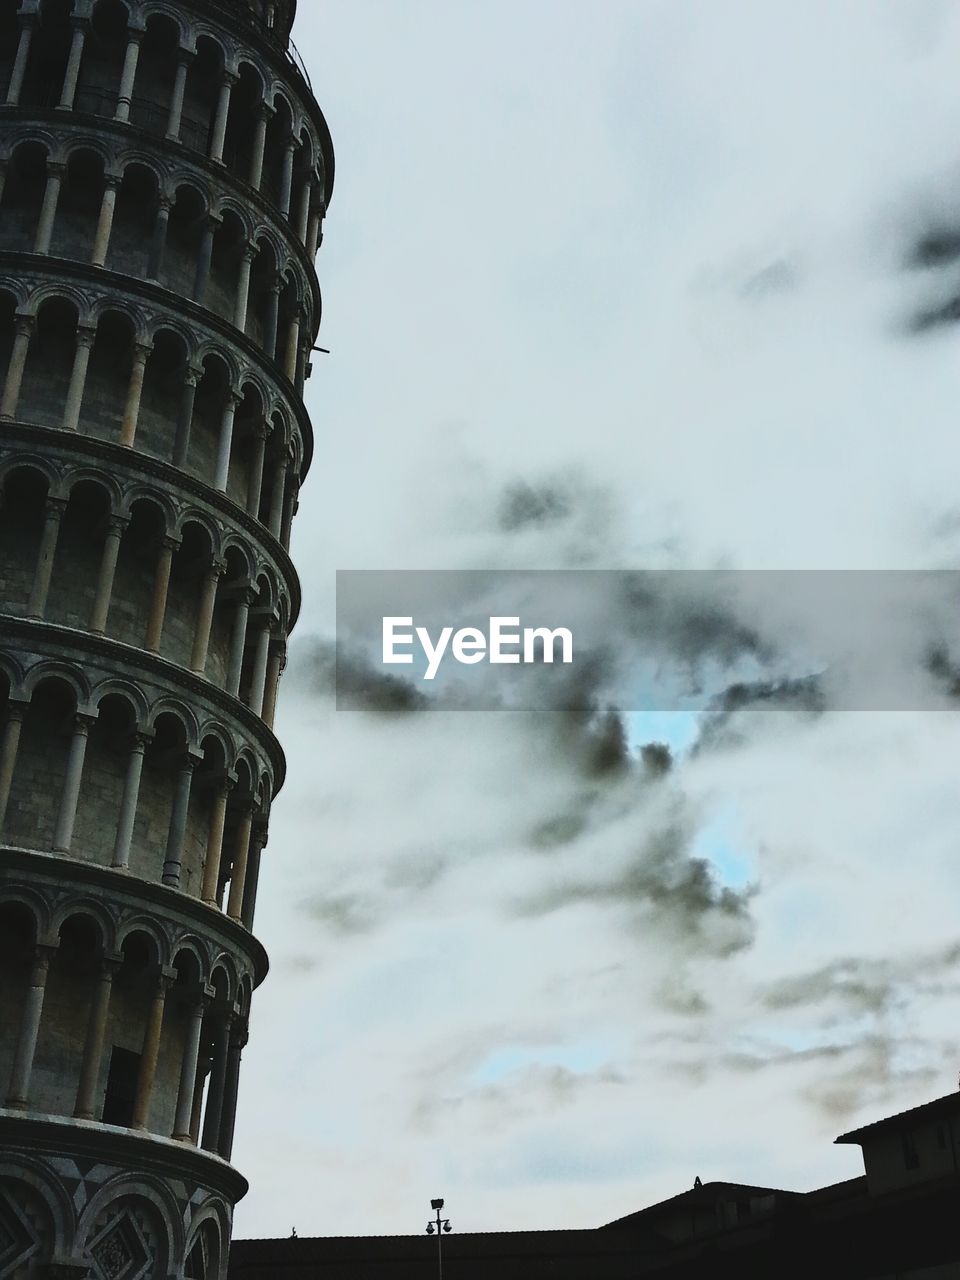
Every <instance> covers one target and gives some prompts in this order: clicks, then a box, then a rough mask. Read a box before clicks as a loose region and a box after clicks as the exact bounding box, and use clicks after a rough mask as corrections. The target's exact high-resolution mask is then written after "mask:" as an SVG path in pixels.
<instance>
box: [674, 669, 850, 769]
mask: <svg viewBox="0 0 960 1280" xmlns="http://www.w3.org/2000/svg"><path fill="white" fill-rule="evenodd" d="M826 710H827V698H826V695H825V693H824V691H823V684H822V680H821V678H820V677H818V676H802V677H800V678H798V679H794V680H790V679H785V680H756V681H738V682H737V683H736V684H732V685H730V686H729V687H728V688H726V689H725V690H724V691H723V693H721V694H719V695H718V696H717V697H715V698H713V699H712V700H711V703H710V706H709V708H708V710H707V712H706V714H705V715H704V717H703V719H702V721H701V725H700V734H699V736H698V738H697V742H696V744H695V746H694V748H693V754H694V755H697V754H699V753H701V752H704V751H715V750H719V749H721V748H724V747H730V746H736V745H739V744H740V743H741V742H743V741H744V738H745V737H746V733H745V727H744V725H743V724H742V722H741V723H738V722H737V715H738V713H739V712H742V711H786V712H792V713H794V714H796V715H799V716H803V717H807V718H813V717H815V716H819V715H822V714H823V713H824V712H825V711H826Z"/></svg>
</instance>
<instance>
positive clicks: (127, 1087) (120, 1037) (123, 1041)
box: [100, 931, 160, 1128]
mask: <svg viewBox="0 0 960 1280" xmlns="http://www.w3.org/2000/svg"><path fill="white" fill-rule="evenodd" d="M120 951H121V955H122V957H123V958H122V961H121V963H120V966H119V968H118V969H117V973H116V976H115V978H114V980H113V994H112V997H111V1000H110V1018H109V1022H108V1024H107V1035H106V1049H105V1052H104V1058H105V1059H106V1062H105V1069H106V1087H105V1089H104V1094H103V1109H102V1111H101V1113H100V1119H101V1120H102V1122H103V1123H104V1124H115V1125H122V1126H124V1127H125V1128H129V1127H130V1125H131V1124H132V1123H133V1109H134V1102H135V1100H136V1096H137V1078H138V1076H139V1073H140V1055H141V1051H142V1049H143V1037H144V1031H145V1029H146V1022H147V1011H148V1009H149V1006H150V1002H151V997H152V995H153V992H154V989H155V984H156V974H157V969H158V966H159V963H160V957H159V955H158V952H157V944H156V942H155V941H154V939H153V938H152V937H151V936H150V935H149V934H148V933H144V932H140V931H137V932H134V933H130V934H128V935H127V937H126V938H124V940H123V942H122V943H121V946H120Z"/></svg>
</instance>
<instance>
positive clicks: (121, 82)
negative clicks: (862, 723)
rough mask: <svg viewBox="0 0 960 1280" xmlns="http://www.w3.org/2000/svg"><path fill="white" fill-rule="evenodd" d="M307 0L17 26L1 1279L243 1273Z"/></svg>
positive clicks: (9, 297)
mask: <svg viewBox="0 0 960 1280" xmlns="http://www.w3.org/2000/svg"><path fill="white" fill-rule="evenodd" d="M294 7H295V0H96V2H94V0H20V2H19V4H18V3H17V0H0V189H2V198H0V494H2V504H0V713H2V722H0V1280H21V1277H34V1276H36V1277H42V1276H60V1277H77V1278H79V1277H90V1278H91V1280H93V1278H95V1280H147V1278H148V1277H149V1280H160V1278H161V1277H162V1278H163V1280H169V1278H172V1277H201V1276H202V1277H223V1276H225V1275H226V1266H227V1251H228V1245H229V1237H230V1226H231V1218H232V1212H233V1206H234V1204H235V1203H236V1201H237V1200H238V1199H239V1198H240V1197H241V1196H242V1195H243V1194H244V1192H245V1190H246V1182H245V1181H244V1179H243V1177H242V1176H241V1174H240V1173H239V1172H237V1170H236V1169H234V1168H233V1166H232V1164H231V1162H230V1156H231V1147H232V1138H233V1125H234V1113H235V1110H236V1105H237V1091H238V1081H239V1074H240V1058H241V1052H242V1050H243V1046H244V1043H245V1040H246V1037H247V1021H248V1016H249V1012H250V1003H251V997H252V993H253V991H254V989H255V988H256V987H257V985H258V984H259V983H260V982H261V981H262V979H263V977H264V975H265V973H266V968H267V959H266V955H265V952H264V950H263V947H262V946H261V944H260V943H259V942H258V941H257V939H256V937H255V935H254V933H253V921H254V907H255V904H256V895H257V879H258V875H259V870H260V862H261V852H262V850H263V848H264V845H265V844H266V839H267V823H268V819H269V814H270V805H271V802H272V800H273V797H274V796H275V795H276V793H277V791H278V789H279V788H280V786H281V784H282V782H283V774H284V759H283V754H282V752H281V750H280V746H279V744H278V742H277V740H276V738H275V737H274V734H273V728H272V726H273V719H274V709H275V707H276V701H277V688H278V683H279V680H280V674H281V671H282V669H283V665H284V657H285V646H286V637H287V633H288V631H289V630H290V628H291V626H292V625H293V623H294V622H295V620H296V616H297V609H298V605H299V587H298V583H297V578H296V575H295V573H294V570H293V566H292V564H291V562H290V558H289V556H288V552H287V548H288V544H289V539H290V527H291V523H292V520H293V516H294V513H295V511H296V508H297V495H298V490H299V487H300V483H301V481H302V479H303V477H304V474H305V473H306V470H307V467H308V466H309V463H310V456H311V451H312V440H311V432H310V423H309V421H308V418H307V415H306V412H305V410H304V406H303V401H302V391H303V384H304V380H305V378H307V377H308V376H309V374H310V356H311V351H312V349H313V343H314V340H315V336H316V332H317V327H318V324H319V320H320V294H319V289H318V286H317V280H316V276H315V274H314V269H313V259H314V256H315V253H316V249H317V247H318V244H319V242H320V236H321V227H322V223H323V217H324V213H325V209H326V205H327V202H328V201H329V198H330V191H331V185H332V181H333V154H332V149H331V144H330V137H329V134H328V131H327V127H326V124H325V122H324V119H323V116H322V115H321V113H320V111H319V109H318V107H317V104H316V102H315V101H314V99H313V96H312V93H311V90H310V87H309V83H308V80H307V77H306V73H305V71H304V68H303V67H302V65H301V64H300V62H299V60H298V58H297V56H296V54H295V51H294V49H293V47H292V46H291V45H290V43H289V34H290V27H291V23H292V21H293V14H294Z"/></svg>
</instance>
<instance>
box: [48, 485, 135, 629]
mask: <svg viewBox="0 0 960 1280" xmlns="http://www.w3.org/2000/svg"><path fill="white" fill-rule="evenodd" d="M63 488H64V492H65V494H66V497H67V503H66V506H65V507H64V509H63V514H62V515H61V517H60V530H59V538H58V541H57V554H55V555H54V557H53V567H52V572H51V575H50V587H49V592H48V595H47V600H46V606H45V609H44V617H46V618H48V619H49V620H50V621H51V622H58V623H61V624H64V625H66V626H69V627H78V628H81V629H84V630H86V629H88V628H89V627H91V625H92V624H93V622H94V618H93V614H94V606H95V603H96V599H97V591H98V585H99V581H100V572H101V564H102V561H103V551H104V544H105V541H106V536H107V532H108V530H109V528H110V520H111V517H112V516H113V515H114V514H115V513H116V511H117V508H118V507H119V505H120V495H119V491H118V490H119V486H118V485H117V483H116V481H115V480H113V479H112V478H111V477H110V476H108V475H105V474H104V473H103V472H102V471H101V470H99V469H97V468H94V467H78V468H76V469H75V470H73V471H71V472H69V473H68V474H67V475H66V476H65V477H64V484H63Z"/></svg>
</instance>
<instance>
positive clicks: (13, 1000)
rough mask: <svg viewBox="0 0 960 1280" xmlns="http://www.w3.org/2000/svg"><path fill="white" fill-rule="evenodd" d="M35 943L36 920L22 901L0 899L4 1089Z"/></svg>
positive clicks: (0, 1077) (0, 1068) (0, 1070)
mask: <svg viewBox="0 0 960 1280" xmlns="http://www.w3.org/2000/svg"><path fill="white" fill-rule="evenodd" d="M36 944H37V922H36V919H35V917H34V914H33V912H32V911H31V910H30V908H29V907H27V906H26V905H25V904H24V903H22V902H11V901H7V902H0V1025H2V1026H3V1027H4V1028H5V1029H6V1034H5V1035H3V1036H0V1088H2V1089H3V1090H4V1091H6V1087H7V1081H8V1080H9V1079H10V1072H11V1069H12V1067H13V1055H14V1053H15V1052H16V1047H17V1032H18V1028H19V1027H20V1023H21V1019H22V1015H23V1001H24V997H25V996H26V993H27V987H28V986H29V984H30V970H31V968H32V967H33V960H34V956H35V955H36Z"/></svg>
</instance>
